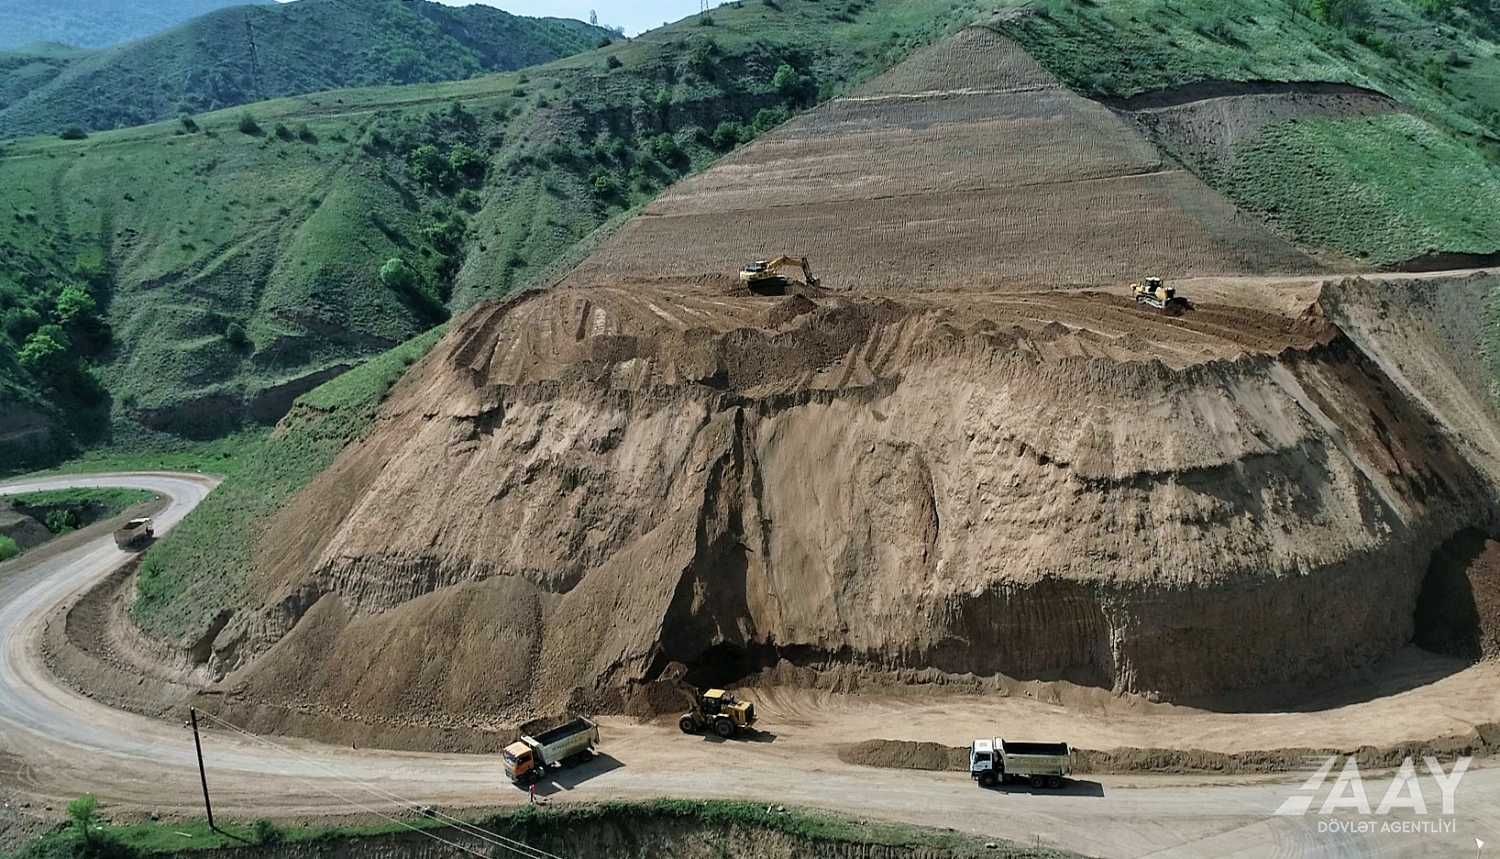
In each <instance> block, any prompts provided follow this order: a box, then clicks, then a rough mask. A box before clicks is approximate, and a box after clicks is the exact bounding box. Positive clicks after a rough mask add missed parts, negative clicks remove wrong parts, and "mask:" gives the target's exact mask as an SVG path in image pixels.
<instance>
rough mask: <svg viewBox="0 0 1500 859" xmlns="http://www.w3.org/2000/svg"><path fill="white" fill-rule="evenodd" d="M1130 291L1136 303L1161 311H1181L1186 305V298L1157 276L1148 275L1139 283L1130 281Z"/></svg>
mask: <svg viewBox="0 0 1500 859" xmlns="http://www.w3.org/2000/svg"><path fill="white" fill-rule="evenodd" d="M1130 291H1131V293H1132V294H1133V295H1134V296H1135V303H1136V304H1144V305H1146V306H1147V307H1153V308H1155V309H1157V310H1160V311H1162V312H1163V313H1181V312H1182V311H1183V310H1186V309H1187V306H1188V300H1187V299H1186V298H1183V297H1181V296H1179V295H1178V294H1177V290H1176V289H1174V288H1173V287H1170V286H1166V285H1165V284H1163V283H1162V281H1161V278H1159V277H1148V278H1146V279H1145V280H1144V281H1142V282H1140V283H1132V284H1131V285H1130Z"/></svg>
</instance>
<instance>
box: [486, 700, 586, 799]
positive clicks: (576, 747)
mask: <svg viewBox="0 0 1500 859" xmlns="http://www.w3.org/2000/svg"><path fill="white" fill-rule="evenodd" d="M598 744H599V726H598V725H596V724H594V722H593V720H592V719H585V718H584V717H582V716H579V717H578V718H576V719H574V720H572V721H571V722H568V723H567V724H566V725H559V726H558V727H556V728H553V729H552V730H550V731H547V732H545V733H541V734H537V735H536V736H535V737H525V736H523V737H521V739H519V740H517V741H515V742H514V743H511V744H510V745H508V746H506V747H505V750H504V751H503V752H501V757H503V758H504V759H505V774H506V775H507V776H509V777H510V780H511V781H512V782H514V783H516V784H526V783H528V782H531V781H535V780H536V779H538V778H541V776H542V774H543V773H545V772H547V771H548V770H553V769H560V768H562V767H563V766H565V765H567V763H568V762H569V761H570V760H572V759H573V758H576V757H579V756H580V755H584V754H590V753H592V752H593V751H594V747H595V746H597V745H598Z"/></svg>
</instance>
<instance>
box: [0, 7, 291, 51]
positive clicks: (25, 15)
mask: <svg viewBox="0 0 1500 859" xmlns="http://www.w3.org/2000/svg"><path fill="white" fill-rule="evenodd" d="M271 2H272V0H124V2H121V0H45V2H28V0H21V2H7V3H0V50H10V49H14V48H22V47H30V46H32V45H36V44H40V43H46V42H51V43H57V44H62V45H72V46H74V47H79V48H104V47H108V46H110V45H118V44H120V43H121V42H128V41H130V40H132V39H140V38H143V37H145V36H150V35H152V34H153V33H160V32H161V31H162V30H165V29H167V28H168V27H174V26H176V25H178V24H181V23H182V22H183V21H186V20H188V19H190V18H196V17H198V16H199V15H206V14H208V13H209V12H213V11H215V10H217V9H223V8H225V7H226V6H248V5H251V4H255V3H264V4H269V3H271Z"/></svg>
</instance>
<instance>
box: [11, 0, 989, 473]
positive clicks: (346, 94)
mask: <svg viewBox="0 0 1500 859" xmlns="http://www.w3.org/2000/svg"><path fill="white" fill-rule="evenodd" d="M304 2H306V0H304ZM975 14H977V11H976V6H975V5H974V3H973V2H972V0H921V2H898V0H854V2H849V3H845V4H842V5H839V6H833V5H830V4H826V3H820V2H813V0H785V2H780V3H779V4H777V5H771V6H768V5H764V4H754V5H748V4H747V5H746V6H745V7H744V8H738V9H737V8H724V9H721V10H718V11H715V12H714V13H713V15H712V16H708V17H703V18H693V19H690V20H688V21H685V22H682V23H680V24H678V25H674V26H671V27H667V28H663V29H661V30H657V31H654V32H652V33H650V34H647V35H646V36H643V37H641V38H639V39H635V40H632V41H630V42H628V43H620V44H616V45H611V46H609V47H607V48H603V49H600V50H596V51H593V52H590V53H586V54H582V55H578V56H575V57H571V58H567V59H564V60H560V61H557V62H554V63H551V64H549V65H547V66H544V67H540V68H536V69H531V70H528V71H525V72H520V73H512V74H502V75H490V76H484V77H479V78H474V79H469V80H463V81H458V82H452V83H442V84H433V85H421V86H408V87H391V88H367V89H359V90H345V91H333V92H326V93H320V94H317V95H309V96H304V97H299V98H288V99H280V100H276V101H270V102H264V103H260V104H256V105H254V106H253V107H251V108H249V109H234V110H228V111H221V112H217V113H210V114H205V115H200V116H198V117H197V118H196V119H194V120H192V121H191V122H190V123H189V122H179V121H172V122H167V123H163V124H158V125H153V126H145V127H139V128H133V129H128V130H119V131H113V132H106V133H100V134H96V135H93V136H91V137H89V138H88V139H85V140H60V139H55V138H39V139H31V140H26V141H21V142H17V143H13V144H11V145H9V146H7V147H5V148H3V150H0V182H3V183H4V184H5V186H6V187H7V189H8V191H7V193H6V194H5V195H4V197H3V199H0V260H3V261H0V316H3V321H4V326H3V327H4V328H5V331H6V337H5V338H4V339H3V340H0V354H4V355H9V356H13V357H12V358H11V359H10V361H7V360H6V359H4V358H0V388H3V389H8V390H10V391H11V392H12V393H11V394H10V395H9V396H10V397H11V399H10V401H9V402H11V403H21V402H30V403H33V404H34V405H33V408H34V409H39V408H41V407H40V406H38V405H35V404H49V405H50V406H51V407H53V408H54V409H60V410H61V411H62V412H63V413H64V415H65V416H66V418H67V420H66V421H65V422H64V423H66V426H65V427H64V426H59V423H58V421H56V420H54V421H53V423H52V427H53V429H54V430H56V431H55V432H52V433H51V434H46V433H38V432H33V433H32V434H31V435H30V436H29V437H28V444H30V445H32V446H33V447H36V446H40V447H43V448H47V449H50V448H51V447H55V446H57V445H62V446H67V445H69V444H72V443H73V440H78V441H82V442H83V443H91V442H93V441H95V440H98V439H101V438H103V437H105V436H106V435H107V434H108V433H109V431H110V426H109V424H108V421H107V417H108V416H109V415H111V414H112V415H113V416H114V417H115V418H116V419H117V420H116V424H117V426H133V425H143V426H145V427H147V428H150V429H154V430H161V431H168V432H172V433H176V434H180V435H188V436H191V437H203V436H213V435H218V434H221V433H224V432H228V431H232V430H234V429H235V428H237V427H239V426H242V425H244V424H249V423H255V422H257V421H269V420H274V419H275V418H276V417H278V416H279V415H280V414H281V413H283V412H284V411H285V410H286V408H287V407H288V406H289V405H290V403H291V400H292V399H293V398H294V397H295V396H296V395H297V394H298V393H300V392H302V391H304V390H306V389H308V388H310V387H312V386H313V385H315V384H316V383H318V382H319V381H322V380H323V379H325V378H328V377H329V376H331V375H333V374H336V373H338V372H340V371H342V370H344V369H346V368H347V367H349V366H350V365H351V364H352V363H354V362H357V361H359V360H362V359H364V358H366V357H368V356H370V355H373V354H377V353H379V352H381V351H383V350H385V349H387V348H390V347H391V346H392V345H394V344H396V343H398V342H401V341H404V340H406V339H408V338H410V337H412V336H414V335H416V334H418V333H419V332H422V331H424V330H426V329H428V328H430V327H431V326H432V325H433V324H435V323H437V322H440V321H442V320H443V319H445V318H446V317H447V315H448V313H449V312H450V310H451V309H453V308H457V307H462V306H466V305H467V304H469V303H472V302H473V301H474V300H476V299H477V298H478V297H480V296H483V295H493V294H497V293H500V292H503V291H505V290H508V289H512V288H515V287H518V286H520V285H522V284H524V283H527V282H530V281H532V280H534V279H536V278H538V277H541V276H542V275H543V274H544V273H546V272H548V271H553V270H556V269H557V268H558V267H559V266H560V265H562V264H563V263H564V262H565V261H566V259H567V258H568V255H569V254H570V253H576V252H577V251H576V248H575V246H577V245H578V243H579V242H580V241H582V240H583V239H585V238H586V237H588V236H589V235H590V234H591V233H593V232H594V231H595V229H596V228H598V227H599V226H600V225H602V224H604V223H606V222H607V221H609V220H611V219H613V218H617V217H619V216H621V215H622V214H624V213H625V212H627V211H629V210H631V209H632V208H633V207H635V206H638V205H640V204H641V203H643V202H645V201H647V200H649V199H651V198H652V197H653V196H654V195H655V194H656V193H658V192H659V191H660V189H661V188H663V187H665V186H666V185H667V184H668V183H670V182H672V181H674V180H675V179H677V178H678V177H680V176H682V175H684V174H686V173H688V172H690V171H693V170H696V169H698V168H700V167H702V166H703V165H705V164H707V163H709V162H710V161H712V160H713V159H714V158H716V157H718V156H719V155H720V154H722V153H723V152H726V151H728V150H730V149H732V148H734V147H735V146H737V145H739V144H740V143H741V142H743V141H745V140H748V139H749V138H751V137H752V136H754V135H755V134H757V133H758V132H759V131H763V130H765V129H767V128H769V127H771V126H773V125H775V124H777V123H779V122H780V121H782V120H783V119H784V118H785V117H786V116H787V115H788V114H789V112H790V111H792V110H795V109H797V108H800V107H802V106H804V105H807V104H810V103H812V102H814V101H816V100H817V99H818V98H819V97H820V96H827V95H829V94H831V93H834V92H838V91H840V90H841V89H842V88H844V87H846V86H847V85H849V84H850V83H851V82H854V81H856V80H861V79H863V78H865V77H868V76H869V75H872V74H874V73H876V72H877V71H879V70H881V69H883V68H885V67H887V66H889V65H891V64H893V63H894V62H896V61H898V60H899V59H901V58H903V57H904V56H906V55H907V54H908V53H909V52H910V51H911V50H913V49H914V48H915V47H917V46H918V45H920V44H924V43H925V42H927V41H929V40H930V39H931V38H933V37H934V36H936V35H938V34H940V33H941V32H943V31H944V30H945V29H946V28H953V27H956V26H958V25H960V24H961V23H964V22H967V21H969V20H972V18H973V17H974V15H975ZM392 260H400V262H399V263H394V264H393V263H391V261H392ZM736 264H737V263H736ZM67 286H75V287H79V288H83V289H85V290H86V291H87V292H88V294H89V295H90V296H91V297H92V298H93V299H94V305H95V306H94V308H93V310H92V312H91V314H88V315H87V316H86V319H84V320H83V321H81V322H75V323H74V325H75V328H78V329H79V330H77V331H76V332H75V331H58V330H56V327H57V323H58V321H59V320H60V318H61V315H60V312H59V310H58V306H57V305H58V301H59V299H60V297H61V295H62V293H63V291H64V290H65V289H66V287H67ZM49 325H50V326H53V327H52V328H51V329H48V330H46V331H44V330H43V329H46V328H47V326H49ZM85 325H86V327H87V329H88V330H87V331H84V330H83V328H82V327H80V326H85ZM44 334H45V335H48V336H46V337H43V336H42V335H44ZM74 334H76V335H77V336H76V337H74V336H73V335H74ZM84 334H89V335H90V336H89V337H84ZM65 335H66V336H65ZM48 339H51V340H55V341H60V342H63V343H65V344H66V343H77V344H80V348H73V349H68V350H66V351H65V352H63V353H62V354H61V355H56V356H53V357H46V356H43V355H41V353H39V352H38V349H36V348H33V349H30V351H28V347H29V346H31V345H35V344H34V341H38V340H39V341H41V343H40V345H41V346H45V345H46V343H45V341H46V340H48ZM42 351H48V350H45V349H44V350H42ZM28 356H29V357H28ZM42 358H45V360H42ZM28 398H29V399H28ZM34 424H35V422H33V424H32V425H33V426H34ZM5 438H6V437H5V435H4V434H3V433H0V444H4V443H5ZM116 440H118V436H117V437H116ZM12 452H14V446H13V450H12ZM40 455H41V454H40V453H34V454H33V457H35V456H40Z"/></svg>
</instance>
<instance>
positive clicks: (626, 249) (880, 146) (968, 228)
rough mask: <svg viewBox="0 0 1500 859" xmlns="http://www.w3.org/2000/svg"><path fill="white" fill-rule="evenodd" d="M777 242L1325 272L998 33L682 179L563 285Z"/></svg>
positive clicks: (910, 254)
mask: <svg viewBox="0 0 1500 859" xmlns="http://www.w3.org/2000/svg"><path fill="white" fill-rule="evenodd" d="M773 249H774V250H777V251H780V250H782V249H789V251H788V252H791V253H795V254H797V255H799V256H807V257H809V258H811V260H812V262H813V265H814V266H815V268H816V270H817V272H818V274H819V276H820V277H821V278H822V279H823V282H824V284H825V285H826V286H829V287H831V288H836V289H856V288H898V289H915V288H964V289H978V288H985V287H993V286H1012V285H1025V286H1035V285H1037V284H1115V283H1128V282H1129V281H1130V280H1132V279H1136V278H1139V277H1140V276H1142V275H1143V274H1159V275H1165V276H1168V277H1172V278H1176V277H1183V276H1189V275H1209V274H1224V273H1234V274H1256V273H1281V272H1311V271H1316V270H1317V266H1316V264H1315V263H1314V262H1313V261H1312V260H1311V259H1309V258H1308V257H1307V256H1306V255H1304V254H1303V253H1302V252H1301V251H1299V250H1297V249H1296V248H1294V247H1292V246H1291V245H1290V244H1288V243H1287V242H1286V241H1284V240H1283V239H1281V238H1279V237H1277V236H1275V235H1274V234H1272V233H1271V232H1270V231H1269V230H1267V229H1266V228H1265V227H1264V226H1263V225H1262V224H1261V222H1260V221H1259V219H1257V218H1255V217H1254V216H1250V215H1246V214H1244V213H1242V212H1239V211H1238V210H1237V209H1235V208H1234V206H1233V205H1231V204H1230V203H1229V202H1228V201H1227V200H1226V199H1225V198H1223V197H1222V196H1221V195H1219V194H1218V193H1217V192H1215V191H1213V190H1212V189H1211V188H1209V187H1208V186H1206V185H1204V184H1203V183H1202V182H1201V181H1199V180H1198V179H1197V178H1196V177H1194V176H1193V175H1192V174H1191V173H1189V172H1187V171H1186V170H1184V169H1182V168H1181V167H1180V166H1179V165H1177V164H1175V163H1172V162H1167V161H1164V160H1163V157H1162V156H1161V154H1160V153H1159V152H1158V151H1157V150H1156V148H1155V147H1154V146H1153V145H1152V144H1151V143H1150V142H1149V141H1148V140H1147V139H1145V138H1144V137H1143V136H1141V134H1140V133H1139V132H1138V131H1137V130H1136V126H1135V124H1134V122H1133V121H1131V120H1129V119H1128V118H1122V117H1121V116H1118V115H1116V114H1115V113H1114V112H1112V111H1111V110H1110V109H1108V108H1107V107H1105V106H1103V105H1101V104H1099V103H1097V102H1094V101H1090V100H1088V99H1086V98H1083V97H1081V96H1078V95H1076V94H1074V93H1073V92H1071V91H1069V90H1068V89H1067V88H1066V87H1064V86H1063V85H1062V84H1061V83H1060V82H1059V81H1058V80H1057V79H1056V78H1054V77H1053V76H1052V75H1050V74H1049V73H1047V72H1046V71H1045V70H1043V69H1042V68H1041V66H1039V65H1038V64H1037V63H1036V62H1035V61H1034V60H1033V59H1031V57H1030V56H1029V55H1027V54H1026V53H1025V52H1024V51H1023V50H1022V49H1021V48H1020V47H1019V46H1017V45H1016V44H1015V43H1014V42H1012V41H1010V40H1009V39H1007V38H1005V37H1003V36H1000V35H998V34H996V33H995V32H993V31H991V30H988V29H985V28H983V27H971V28H969V29H967V30H964V31H962V32H961V33H959V34H958V35H956V36H955V37H953V38H951V39H949V40H946V41H944V42H942V43H940V44H938V45H935V46H933V47H931V48H928V49H926V50H924V51H922V52H920V53H918V54H917V55H916V56H914V57H913V58H912V59H910V60H908V61H907V62H905V63H903V64H902V65H900V66H898V67H897V68H895V69H893V70H892V71H891V72H889V73H887V74H886V75H884V76H882V77H880V78H877V79H876V80H874V81H872V82H870V83H869V84H867V85H865V86H864V87H863V88H861V89H860V90H859V91H857V92H856V93H855V94H854V95H852V96H850V97H847V98H840V99H835V100H833V101H831V102H829V103H828V104H826V105H824V106H822V107H819V108H817V109H816V110H813V111H811V112H809V113H807V114H804V115H802V116H799V117H797V118H796V119H793V120H792V121H791V122H789V123H787V124H786V125H784V126H782V127H781V128H780V129H777V130H776V131H774V132H772V133H770V134H767V135H766V136H764V137H762V138H761V139H759V140H757V141H756V142H755V143H754V144H752V145H751V146H748V147H746V148H745V149H743V150H741V151H739V152H736V153H734V154H732V155H730V156H728V157H726V158H725V159H723V160H722V161H720V162H719V163H718V164H716V165H715V166H714V167H713V168H712V169H710V170H707V171H705V172H703V173H702V174H700V175H698V176H696V177H693V178H691V179H688V180H686V181H684V182H681V183H679V184H677V185H675V186H673V188H672V189H670V190H669V191H668V192H667V193H666V194H665V195H663V196H662V198H661V199H660V200H658V201H657V202H655V203H653V204H651V205H650V206H649V207H647V209H646V210H645V212H644V214H643V216H641V217H639V218H636V219H634V220H632V221H631V222H630V223H628V224H626V225H625V226H624V227H622V228H621V230H620V231H619V233H618V234H617V235H616V236H615V237H614V238H613V239H612V240H611V241H609V242H608V243H606V244H605V245H604V247H603V248H601V249H600V250H599V251H598V252H597V253H595V254H594V255H593V256H591V257H590V258H589V259H588V260H587V261H586V262H584V264H583V265H581V266H579V268H578V269H577V270H576V271H574V272H573V274H572V275H571V276H570V277H569V278H568V281H567V282H568V283H570V284H576V285H594V284H598V283H602V282H611V281H621V280H624V281H651V280H655V279H666V280H682V279H688V280H692V279H701V278H705V277H712V276H715V275H718V274H720V273H732V267H733V266H735V265H738V263H739V261H740V260H743V259H759V258H763V257H764V256H765V255H766V254H767V253H768V252H771V251H772V250H773Z"/></svg>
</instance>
